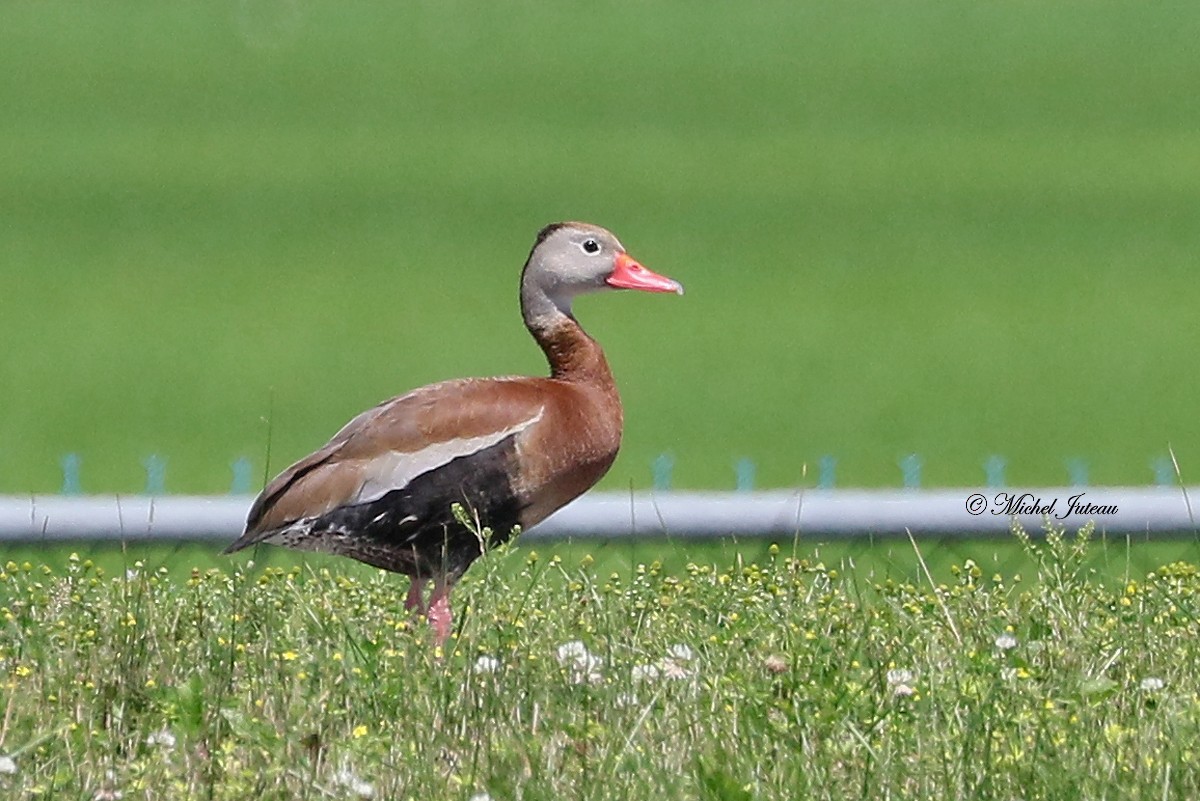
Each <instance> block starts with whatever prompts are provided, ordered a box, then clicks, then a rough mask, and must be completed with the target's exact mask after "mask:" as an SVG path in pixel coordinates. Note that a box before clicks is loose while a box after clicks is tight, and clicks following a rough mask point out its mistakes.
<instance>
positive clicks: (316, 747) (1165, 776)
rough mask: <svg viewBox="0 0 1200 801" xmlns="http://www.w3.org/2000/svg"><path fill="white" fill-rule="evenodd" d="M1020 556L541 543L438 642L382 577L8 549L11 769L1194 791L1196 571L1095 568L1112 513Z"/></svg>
mask: <svg viewBox="0 0 1200 801" xmlns="http://www.w3.org/2000/svg"><path fill="white" fill-rule="evenodd" d="M1017 545H1018V547H1020V548H1021V549H1022V553H1023V565H1022V569H1021V570H1020V575H1018V574H1017V573H1007V574H1003V575H1001V574H998V573H997V574H993V573H991V572H990V571H989V570H986V569H984V568H983V567H981V566H980V565H979V564H978V563H976V562H974V561H963V562H961V563H958V564H954V565H950V566H946V567H945V569H939V570H938V574H936V575H934V576H932V581H933V582H935V583H936V584H933V583H930V581H929V579H928V578H926V577H924V576H923V575H922V576H914V577H913V578H912V579H911V580H908V579H904V578H891V577H887V576H885V575H883V574H881V573H879V572H877V571H875V570H873V569H868V568H865V567H862V566H858V565H845V566H841V567H834V566H832V565H831V564H830V563H829V562H828V561H827V560H822V559H818V558H814V555H813V554H811V553H800V554H798V555H797V556H796V557H793V556H790V555H788V548H787V547H785V548H783V549H782V552H780V550H779V549H769V550H763V551H761V552H760V557H759V558H758V559H755V560H747V559H740V560H737V559H735V560H731V561H725V562H715V563H714V562H705V561H692V562H687V563H684V564H682V565H678V566H663V565H662V564H661V563H659V562H643V563H640V564H637V565H633V566H631V569H629V570H626V571H621V572H616V573H610V572H609V571H608V570H607V569H606V568H602V567H601V563H600V562H599V561H597V560H595V559H593V558H592V557H591V556H590V555H585V556H582V557H580V556H578V555H577V556H576V558H573V559H571V560H568V559H564V558H561V557H560V558H554V557H551V556H548V555H547V554H545V553H544V552H543V553H542V554H541V555H536V554H534V553H533V552H531V551H529V550H528V549H525V548H519V549H517V550H515V551H509V552H506V553H502V554H495V555H493V556H491V557H489V558H488V559H485V560H484V561H483V562H482V563H481V565H480V567H478V568H476V569H475V570H473V571H472V573H471V574H470V575H469V576H468V577H467V578H466V579H465V580H464V581H463V583H462V585H461V586H460V588H459V591H458V593H457V594H456V604H455V606H456V610H457V612H458V615H459V630H458V632H457V634H456V636H455V637H454V638H452V640H451V641H450V643H449V644H448V647H447V648H446V650H445V651H444V652H441V653H439V652H437V651H435V650H434V649H433V648H432V647H431V645H430V643H429V641H428V640H429V636H428V631H427V629H426V627H425V626H424V625H423V624H421V623H420V622H419V621H418V622H415V623H414V622H413V621H410V620H409V619H408V618H406V617H405V615H404V614H403V612H402V610H401V609H400V603H399V599H400V592H399V588H398V586H397V583H396V580H395V578H394V577H390V576H385V575H383V574H381V573H379V572H376V571H361V572H347V573H343V572H341V571H337V570H331V569H326V568H324V567H320V566H317V567H312V568H310V567H302V566H300V565H296V566H294V567H291V568H283V567H268V568H265V569H259V570H252V571H251V570H245V569H242V568H241V567H237V568H235V569H233V570H232V571H228V570H221V569H216V568H213V569H207V570H205V569H196V570H195V571H193V572H192V573H191V574H185V575H183V576H180V575H178V573H174V572H172V571H171V570H169V569H168V568H167V567H165V566H163V567H161V568H158V569H154V568H153V567H152V566H149V565H146V564H143V563H136V564H131V565H129V566H128V567H129V572H128V573H127V572H125V571H121V572H119V573H118V574H117V575H115V576H114V575H113V574H112V572H111V571H108V570H106V569H105V568H104V567H103V566H100V565H97V564H95V563H94V562H93V561H91V560H90V559H85V558H81V557H78V556H76V557H73V558H68V559H64V560H63V561H62V562H60V563H58V564H55V565H53V566H48V567H37V566H34V565H32V564H30V565H21V564H17V563H9V564H7V565H4V566H3V570H2V572H0V690H2V694H0V699H3V701H2V702H0V707H2V709H3V712H2V715H3V717H2V718H0V721H2V722H0V755H7V756H8V757H10V758H11V759H12V762H13V766H14V770H15V772H12V773H8V774H2V775H0V787H2V788H4V790H5V792H6V793H7V794H8V795H7V796H6V797H13V798H18V799H40V798H94V797H99V796H100V794H102V793H110V795H109V796H108V797H116V796H114V795H111V794H112V793H116V792H120V793H123V794H124V797H126V798H131V797H137V798H147V799H156V798H215V799H242V798H247V797H256V798H264V799H296V798H314V799H315V798H329V797H332V798H354V797H357V795H358V793H359V792H360V791H361V792H365V788H364V787H363V786H362V785H363V783H365V784H369V785H370V786H371V789H372V790H373V792H374V797H377V798H447V799H455V798H461V799H467V798H470V797H473V796H475V795H476V794H478V793H483V792H486V793H488V794H489V795H490V797H491V798H494V799H516V798H524V799H559V798H579V799H619V798H628V799H644V798H663V799H673V798H680V799H683V798H690V799H695V798H701V799H775V798H778V799H793V798H829V799H841V798H881V797H892V798H913V799H918V798H922V799H923V798H932V797H936V798H952V799H960V798H961V799H967V798H971V799H993V798H994V799H1011V798H1015V797H1020V798H1026V799H1054V798H1064V797H1088V798H1099V797H1120V798H1131V799H1138V798H1154V799H1161V798H1169V799H1173V798H1179V799H1184V798H1191V797H1195V794H1196V793H1197V792H1200V770H1197V767H1196V765H1197V759H1196V757H1197V754H1196V751H1195V749H1196V745H1195V744H1196V743H1197V742H1198V741H1200V740H1198V737H1200V728H1198V724H1197V721H1200V681H1198V679H1197V677H1196V673H1195V671H1194V670H1193V669H1192V666H1194V665H1195V664H1196V661H1197V659H1200V645H1198V644H1200V638H1198V637H1197V621H1198V618H1197V615H1198V614H1200V602H1198V599H1200V573H1198V572H1197V570H1196V568H1195V567H1193V566H1192V565H1190V564H1186V563H1182V562H1180V563H1175V564H1172V565H1170V566H1167V567H1163V568H1160V569H1156V570H1151V571H1149V572H1148V573H1147V572H1145V571H1140V570H1137V569H1135V568H1133V566H1132V565H1131V564H1130V563H1129V562H1128V561H1127V563H1126V568H1127V569H1126V572H1127V573H1128V574H1129V575H1125V576H1121V577H1114V576H1111V575H1108V574H1105V573H1103V572H1098V571H1095V570H1092V569H1091V568H1090V567H1089V566H1088V565H1089V564H1090V562H1091V560H1092V559H1093V557H1094V556H1095V549H1096V548H1097V547H1100V546H1099V545H1098V544H1096V543H1089V541H1088V533H1087V532H1086V531H1085V532H1081V533H1080V534H1079V535H1077V536H1076V535H1072V536H1070V537H1064V536H1063V534H1062V532H1053V533H1052V534H1051V535H1050V536H1049V538H1048V540H1047V541H1046V542H1045V543H1043V544H1040V545H1038V544H1033V543H1030V542H1028V541H1027V540H1024V539H1018V540H1017ZM339 564H343V565H345V564H347V563H344V562H343V563H339ZM574 642H580V643H582V646H568V648H566V649H563V646H566V645H568V644H569V643H574ZM580 647H582V648H584V649H586V652H587V653H586V655H585V654H583V653H581V652H579V651H578V648H580ZM572 649H575V650H574V651H573V653H574V654H575V655H574V656H572V655H571V654H570V653H568V652H572ZM355 781H357V782H358V783H359V784H358V785H355V783H354V782H355ZM356 788H357V789H356Z"/></svg>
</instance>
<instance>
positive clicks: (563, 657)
mask: <svg viewBox="0 0 1200 801" xmlns="http://www.w3.org/2000/svg"><path fill="white" fill-rule="evenodd" d="M558 663H559V664H560V665H562V666H563V667H566V668H569V669H570V671H571V683H572V684H584V683H587V684H599V683H600V682H601V681H603V680H604V677H603V676H602V675H601V674H600V668H602V667H603V666H604V660H603V659H601V658H600V657H598V656H595V655H594V654H591V653H589V652H588V649H587V646H586V645H584V644H583V643H581V642H579V641H578V640H573V641H572V642H568V643H563V644H562V645H560V646H558Z"/></svg>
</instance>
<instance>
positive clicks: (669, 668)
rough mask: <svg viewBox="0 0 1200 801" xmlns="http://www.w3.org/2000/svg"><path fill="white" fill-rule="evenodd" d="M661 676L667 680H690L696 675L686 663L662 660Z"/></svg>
mask: <svg viewBox="0 0 1200 801" xmlns="http://www.w3.org/2000/svg"><path fill="white" fill-rule="evenodd" d="M662 674H663V675H664V676H666V677H667V678H668V679H690V678H691V677H692V676H695V675H696V671H695V669H693V668H692V667H691V666H689V665H688V664H687V663H686V662H681V661H679V660H677V659H664V660H663V661H662Z"/></svg>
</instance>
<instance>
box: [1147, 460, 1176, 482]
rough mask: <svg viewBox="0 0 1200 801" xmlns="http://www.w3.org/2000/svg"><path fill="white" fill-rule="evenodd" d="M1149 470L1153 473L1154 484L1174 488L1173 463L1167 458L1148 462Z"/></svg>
mask: <svg viewBox="0 0 1200 801" xmlns="http://www.w3.org/2000/svg"><path fill="white" fill-rule="evenodd" d="M1150 469H1151V470H1153V471H1154V483H1155V484H1157V485H1158V486H1160V487H1173V486H1175V480H1176V476H1175V463H1174V462H1173V461H1171V457H1169V456H1158V457H1155V458H1154V459H1152V460H1151V461H1150Z"/></svg>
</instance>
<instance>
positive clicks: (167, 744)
mask: <svg viewBox="0 0 1200 801" xmlns="http://www.w3.org/2000/svg"><path fill="white" fill-rule="evenodd" d="M146 745H148V746H150V747H154V746H156V745H157V746H161V747H162V748H165V749H167V750H168V751H170V750H171V749H172V748H174V747H175V735H174V734H171V730H170V729H159V730H158V731H156V732H151V733H150V736H149V737H147V738H146Z"/></svg>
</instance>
